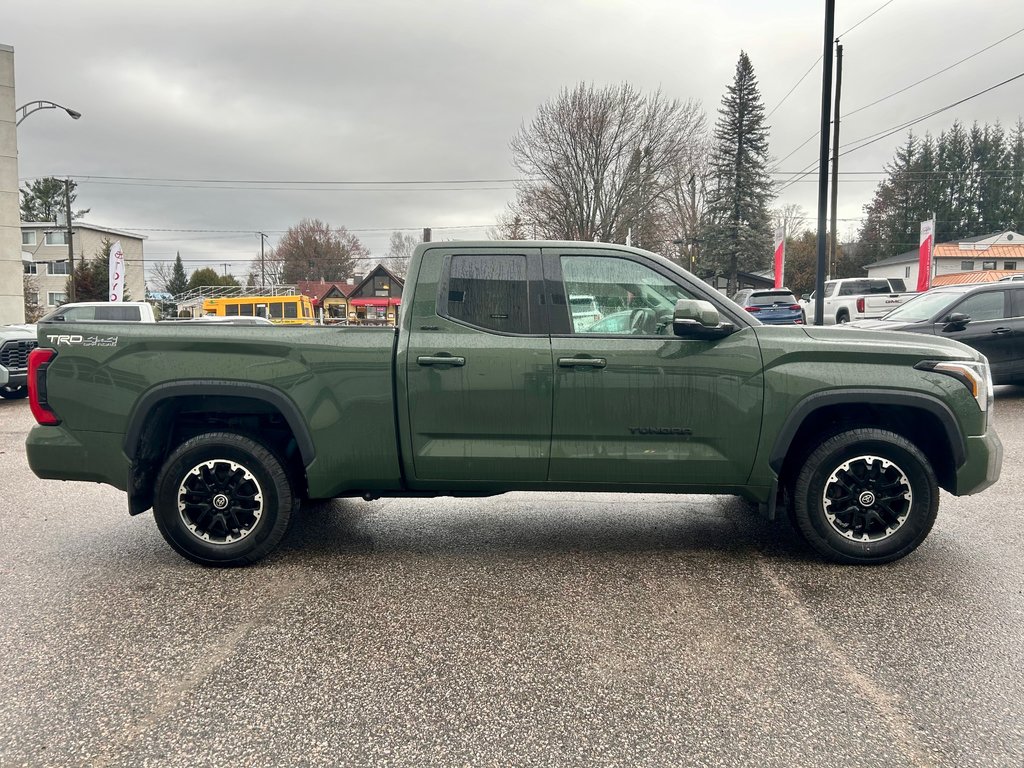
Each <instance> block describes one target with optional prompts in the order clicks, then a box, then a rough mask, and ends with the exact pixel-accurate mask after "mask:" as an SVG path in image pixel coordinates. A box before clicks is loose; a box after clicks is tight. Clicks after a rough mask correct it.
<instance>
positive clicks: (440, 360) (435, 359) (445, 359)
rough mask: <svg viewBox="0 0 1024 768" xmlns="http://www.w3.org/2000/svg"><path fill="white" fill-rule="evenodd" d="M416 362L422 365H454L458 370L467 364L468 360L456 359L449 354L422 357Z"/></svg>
mask: <svg viewBox="0 0 1024 768" xmlns="http://www.w3.org/2000/svg"><path fill="white" fill-rule="evenodd" d="M416 362H417V363H419V364H420V365H453V366H455V367H456V368H458V367H460V366H463V365H465V364H466V358H464V357H454V356H452V355H449V354H440V355H420V356H419V357H417V358H416Z"/></svg>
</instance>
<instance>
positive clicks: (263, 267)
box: [257, 232, 267, 289]
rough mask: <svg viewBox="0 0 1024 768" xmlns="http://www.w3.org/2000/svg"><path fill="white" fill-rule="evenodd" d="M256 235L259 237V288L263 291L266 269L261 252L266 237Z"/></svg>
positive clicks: (260, 234) (259, 233) (260, 233)
mask: <svg viewBox="0 0 1024 768" xmlns="http://www.w3.org/2000/svg"><path fill="white" fill-rule="evenodd" d="M257 234H258V235H259V236H260V288H264V289H265V288H266V287H267V267H266V261H265V255H264V252H263V242H264V241H265V240H266V239H267V236H266V235H265V234H263V233H262V232H258V233H257Z"/></svg>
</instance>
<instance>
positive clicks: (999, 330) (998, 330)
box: [992, 327, 1010, 336]
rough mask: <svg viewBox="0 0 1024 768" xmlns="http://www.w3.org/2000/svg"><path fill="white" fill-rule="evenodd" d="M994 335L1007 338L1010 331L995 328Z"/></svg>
mask: <svg viewBox="0 0 1024 768" xmlns="http://www.w3.org/2000/svg"><path fill="white" fill-rule="evenodd" d="M992 333H998V334H999V335H1000V336H1005V335H1006V334H1008V333H1010V329H1009V328H1002V327H1000V328H994V329H993V330H992Z"/></svg>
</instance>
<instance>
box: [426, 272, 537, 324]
mask: <svg viewBox="0 0 1024 768" xmlns="http://www.w3.org/2000/svg"><path fill="white" fill-rule="evenodd" d="M441 300H442V307H441V311H440V312H439V314H440V315H442V316H443V317H449V318H451V319H452V320H458V321H459V322H463V323H467V324H468V325H473V326H476V327H477V328H483V329H485V330H489V331H501V332H502V333H529V332H530V317H529V307H530V288H529V283H528V281H527V276H526V256H525V255H522V254H480V255H476V254H459V255H455V256H452V258H451V264H450V266H449V271H448V283H447V291H446V292H443V293H442V296H441Z"/></svg>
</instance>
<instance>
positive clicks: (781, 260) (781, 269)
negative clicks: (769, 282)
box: [775, 224, 786, 288]
mask: <svg viewBox="0 0 1024 768" xmlns="http://www.w3.org/2000/svg"><path fill="white" fill-rule="evenodd" d="M785 278H786V225H785V224H783V225H782V226H781V227H779V228H778V229H776V230H775V287H776V288H781V287H782V286H783V285H785V283H786V280H785Z"/></svg>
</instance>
